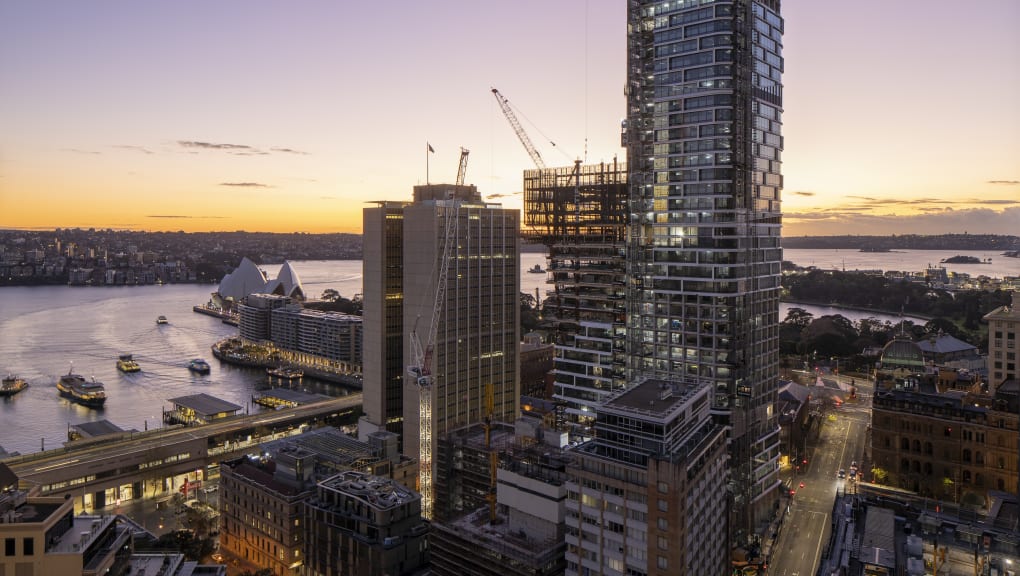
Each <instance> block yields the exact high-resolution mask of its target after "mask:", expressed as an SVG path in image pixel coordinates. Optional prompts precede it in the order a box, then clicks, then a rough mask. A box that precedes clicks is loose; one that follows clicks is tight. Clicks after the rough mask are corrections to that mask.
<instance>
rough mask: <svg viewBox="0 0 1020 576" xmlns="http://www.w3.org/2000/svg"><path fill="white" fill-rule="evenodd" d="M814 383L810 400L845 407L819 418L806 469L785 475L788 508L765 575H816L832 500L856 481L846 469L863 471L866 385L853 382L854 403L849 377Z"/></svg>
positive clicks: (857, 380)
mask: <svg viewBox="0 0 1020 576" xmlns="http://www.w3.org/2000/svg"><path fill="white" fill-rule="evenodd" d="M819 380H820V382H819V385H818V386H815V387H813V388H812V397H813V398H818V397H819V396H836V397H839V398H840V399H843V400H844V401H842V403H840V404H838V407H836V408H833V409H832V410H831V411H829V412H828V413H822V414H821V418H822V419H823V421H822V424H821V428H820V430H819V436H818V438H817V439H816V440H814V441H813V442H811V444H810V445H809V448H808V454H809V456H808V459H807V460H808V463H807V464H806V465H801V466H800V469H799V471H789V472H785V473H784V476H783V477H784V478H785V479H788V480H787V481H786V490H787V491H788V494H791V497H790V504H789V509H788V512H787V518H786V521H785V523H784V525H783V528H782V530H781V532H780V535H779V541H778V545H777V547H776V550H775V553H774V554H773V556H772V563H771V565H770V566H769V574H776V575H779V576H813V575H814V574H816V573H817V571H818V567H819V564H820V561H821V557H822V554H823V553H824V551H825V549H826V547H827V546H828V543H829V537H830V534H831V532H832V506H833V503H834V502H835V499H836V495H837V493H842V492H844V491H847V490H849V491H852V490H853V489H854V486H855V482H856V480H854V479H851V478H850V466H851V463H853V462H856V463H857V465H858V467H859V471H860V473H861V474H863V473H865V472H866V471H867V470H866V466H867V464H866V462H865V458H864V456H865V446H866V443H867V433H868V425H869V424H870V422H871V402H870V398H871V391H872V390H871V387H870V383H868V382H864V381H863V379H860V378H853V382H854V384H855V385H856V386H857V398H856V399H849V398H848V396H849V390H850V387H851V378H850V377H848V376H838V377H837V376H833V375H825V376H822V377H820V378H819ZM840 469H844V470H846V472H847V477H846V478H839V477H838V472H839V470H840ZM802 484H803V486H801V485H802Z"/></svg>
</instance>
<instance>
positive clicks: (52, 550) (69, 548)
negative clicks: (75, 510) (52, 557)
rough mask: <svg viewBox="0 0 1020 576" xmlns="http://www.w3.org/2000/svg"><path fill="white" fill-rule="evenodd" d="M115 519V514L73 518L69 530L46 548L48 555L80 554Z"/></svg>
mask: <svg viewBox="0 0 1020 576" xmlns="http://www.w3.org/2000/svg"><path fill="white" fill-rule="evenodd" d="M116 519H117V516H116V515H115V514H111V515H107V516H75V517H74V519H73V520H72V523H71V528H70V529H69V530H67V532H64V533H63V535H61V536H60V537H59V539H58V540H57V541H56V542H54V544H53V546H52V547H49V546H48V547H47V548H46V552H47V553H49V554H67V553H71V552H81V551H82V550H85V549H87V548H88V547H89V546H91V545H92V542H93V541H94V540H96V539H97V538H98V537H99V536H100V535H102V534H103V533H104V532H105V531H106V529H107V528H108V527H109V526H110V525H111V524H113V523H114V521H115V520H116Z"/></svg>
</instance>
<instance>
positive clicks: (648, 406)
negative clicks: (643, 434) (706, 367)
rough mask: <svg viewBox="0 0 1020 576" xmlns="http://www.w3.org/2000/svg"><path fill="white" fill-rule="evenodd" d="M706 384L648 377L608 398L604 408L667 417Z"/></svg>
mask: <svg viewBox="0 0 1020 576" xmlns="http://www.w3.org/2000/svg"><path fill="white" fill-rule="evenodd" d="M706 386H707V384H704V383H700V384H699V383H679V382H667V381H665V380H659V379H655V378H648V379H646V380H644V381H640V382H638V383H635V384H634V385H633V386H632V387H631V388H628V389H627V390H624V391H623V392H621V393H619V394H617V395H616V396H614V397H612V398H610V399H608V400H607V401H606V402H605V404H604V405H603V408H608V409H617V410H623V411H628V412H639V413H642V414H648V415H652V416H657V417H666V416H667V415H668V414H669V413H671V412H673V411H674V410H676V409H677V408H679V407H680V406H682V405H683V404H685V403H687V402H688V401H690V400H691V399H692V398H693V397H694V396H695V395H696V394H697V392H698V391H700V390H704V389H705V387H706Z"/></svg>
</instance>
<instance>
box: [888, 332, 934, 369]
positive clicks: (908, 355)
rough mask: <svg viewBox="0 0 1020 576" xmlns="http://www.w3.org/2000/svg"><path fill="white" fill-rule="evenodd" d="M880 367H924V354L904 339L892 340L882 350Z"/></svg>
mask: <svg viewBox="0 0 1020 576" xmlns="http://www.w3.org/2000/svg"><path fill="white" fill-rule="evenodd" d="M882 366H886V367H891V366H903V367H913V366H924V352H923V351H922V350H921V347H920V346H918V345H917V344H915V343H913V342H911V341H910V340H908V339H906V338H894V339H893V340H891V341H889V342H888V343H887V344H886V345H885V348H883V349H882Z"/></svg>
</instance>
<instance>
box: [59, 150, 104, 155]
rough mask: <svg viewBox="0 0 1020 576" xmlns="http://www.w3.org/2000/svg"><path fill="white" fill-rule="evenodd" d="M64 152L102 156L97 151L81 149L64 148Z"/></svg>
mask: <svg viewBox="0 0 1020 576" xmlns="http://www.w3.org/2000/svg"><path fill="white" fill-rule="evenodd" d="M62 150H63V151H64V152H72V153H74V154H92V155H95V156H98V155H100V154H102V152H97V151H95V150H82V149H81V148H63V149H62Z"/></svg>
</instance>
